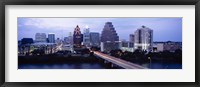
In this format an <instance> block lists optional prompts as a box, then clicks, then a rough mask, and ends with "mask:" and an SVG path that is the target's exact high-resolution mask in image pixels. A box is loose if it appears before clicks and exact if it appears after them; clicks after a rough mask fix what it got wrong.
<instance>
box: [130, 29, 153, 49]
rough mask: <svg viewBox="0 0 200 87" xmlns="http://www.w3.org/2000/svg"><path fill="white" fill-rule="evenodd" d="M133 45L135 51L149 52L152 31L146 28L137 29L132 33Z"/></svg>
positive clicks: (151, 42)
mask: <svg viewBox="0 0 200 87" xmlns="http://www.w3.org/2000/svg"><path fill="white" fill-rule="evenodd" d="M134 45H135V49H141V50H146V51H151V50H152V45H153V30H152V29H150V28H148V27H146V26H142V27H141V28H139V29H137V30H136V31H135V33H134Z"/></svg>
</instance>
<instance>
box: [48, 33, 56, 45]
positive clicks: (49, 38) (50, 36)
mask: <svg viewBox="0 0 200 87" xmlns="http://www.w3.org/2000/svg"><path fill="white" fill-rule="evenodd" d="M48 40H49V43H55V34H53V33H49V34H48Z"/></svg>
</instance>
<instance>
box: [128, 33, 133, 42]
mask: <svg viewBox="0 0 200 87" xmlns="http://www.w3.org/2000/svg"><path fill="white" fill-rule="evenodd" d="M129 41H130V42H134V34H130V35H129Z"/></svg>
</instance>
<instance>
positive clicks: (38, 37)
mask: <svg viewBox="0 0 200 87" xmlns="http://www.w3.org/2000/svg"><path fill="white" fill-rule="evenodd" d="M35 42H47V39H46V34H45V33H36V34H35Z"/></svg>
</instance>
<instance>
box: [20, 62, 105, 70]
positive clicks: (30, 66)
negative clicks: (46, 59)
mask: <svg viewBox="0 0 200 87" xmlns="http://www.w3.org/2000/svg"><path fill="white" fill-rule="evenodd" d="M19 69H105V67H103V66H102V65H101V64H98V63H82V64H80V63H79V64H77V63H76V64H75V63H74V64H21V65H19Z"/></svg>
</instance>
